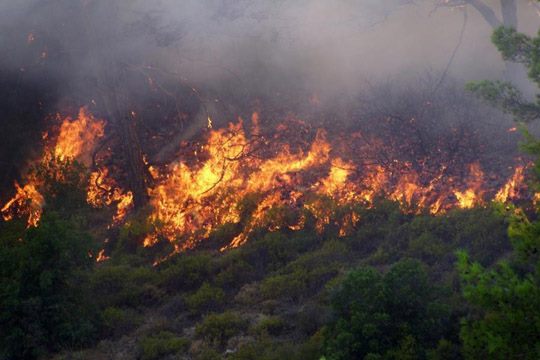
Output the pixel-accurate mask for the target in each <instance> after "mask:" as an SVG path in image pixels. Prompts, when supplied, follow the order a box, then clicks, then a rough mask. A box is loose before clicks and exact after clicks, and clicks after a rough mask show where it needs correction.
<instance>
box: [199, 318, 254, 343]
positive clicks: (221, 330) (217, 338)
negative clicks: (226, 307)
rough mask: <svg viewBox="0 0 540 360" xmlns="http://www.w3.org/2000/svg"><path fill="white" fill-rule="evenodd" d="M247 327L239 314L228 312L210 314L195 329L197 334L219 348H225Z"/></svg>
mask: <svg viewBox="0 0 540 360" xmlns="http://www.w3.org/2000/svg"><path fill="white" fill-rule="evenodd" d="M246 327H247V322H246V321H245V320H243V319H242V318H241V317H239V315H238V314H236V313H233V312H230V311H227V312H224V313H221V314H209V315H207V316H205V317H204V319H203V320H202V322H200V323H199V324H198V325H197V327H196V328H195V334H196V335H197V336H198V337H201V338H204V339H205V340H207V341H210V342H212V343H213V344H215V345H218V346H225V344H226V343H227V340H229V339H230V338H231V337H233V336H235V335H238V334H239V333H241V332H242V331H244V330H245V329H246Z"/></svg>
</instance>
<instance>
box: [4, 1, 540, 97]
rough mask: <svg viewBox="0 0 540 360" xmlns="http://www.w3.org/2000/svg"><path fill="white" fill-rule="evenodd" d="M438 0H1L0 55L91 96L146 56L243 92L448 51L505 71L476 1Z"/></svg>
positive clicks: (386, 72) (301, 84)
mask: <svg viewBox="0 0 540 360" xmlns="http://www.w3.org/2000/svg"><path fill="white" fill-rule="evenodd" d="M435 2H436V1H420V2H414V3H413V2H412V1H405V0H385V1H374V0H357V1H353V0H338V1H325V0H310V1H305V0H300V1H298V0H295V1H286V0H279V1H264V0H206V1H200V0H184V1H174V0H161V1H151V2H150V1H141V0H139V1H128V0H118V1H104V0H75V1H74V0H56V1H50V0H18V1H9V0H7V1H4V4H1V5H0V24H1V26H2V34H3V35H1V37H0V39H2V41H1V43H0V48H2V54H4V56H3V57H2V59H0V66H1V68H2V71H4V72H6V71H9V72H21V71H24V72H26V73H27V74H26V76H30V77H32V76H33V77H37V78H40V79H43V80H48V81H51V80H55V81H56V82H58V83H59V84H61V85H62V86H64V87H65V88H64V89H63V93H64V94H65V95H67V96H73V95H75V96H78V95H81V94H82V95H83V96H89V97H92V96H94V97H95V91H94V90H95V88H94V87H95V86H97V88H98V89H99V84H93V83H92V81H93V80H94V81H95V79H96V76H97V77H99V76H105V77H106V78H111V77H113V78H118V79H120V78H121V79H122V81H124V83H125V84H126V83H128V82H129V81H127V82H125V79H126V78H129V77H130V76H132V75H131V74H130V72H134V71H136V70H137V67H140V66H147V65H150V66H155V67H159V68H160V69H161V70H163V71H167V72H170V73H174V74H178V76H179V77H181V78H182V79H183V80H184V81H187V82H189V83H191V84H202V85H204V86H205V87H206V88H208V87H210V88H212V87H213V88H216V89H217V90H223V87H226V88H227V90H229V91H231V90H234V91H236V92H237V93H238V95H239V96H241V95H242V94H244V93H245V92H248V93H252V92H258V93H264V92H268V93H272V92H280V91H286V89H290V88H291V87H292V88H301V89H307V90H308V91H312V92H317V93H318V94H323V95H324V94H330V95H335V94H341V93H351V92H355V91H357V90H358V89H359V88H361V87H362V86H363V85H364V84H365V83H364V82H365V81H366V80H369V81H378V80H380V79H387V78H389V77H393V76H396V75H400V76H402V75H404V74H405V75H407V76H411V77H414V76H415V75H416V74H419V73H421V72H423V71H426V69H432V70H433V71H435V72H440V73H442V72H443V71H444V70H445V69H446V67H447V66H448V63H449V59H450V58H451V56H452V53H453V52H454V51H456V54H455V57H454V58H453V61H452V62H451V64H450V67H449V76H452V77H455V78H458V79H459V80H462V81H463V80H470V79H478V78H480V79H481V78H498V77H501V73H502V71H503V69H504V66H503V62H502V61H501V60H500V56H499V54H498V53H497V51H496V49H495V48H494V47H493V46H492V44H491V43H490V41H489V37H490V33H491V31H492V29H491V28H490V27H489V25H488V24H487V23H486V22H485V21H484V20H483V19H482V17H481V16H480V15H479V14H478V13H477V12H476V11H475V10H474V9H472V8H471V9H466V11H467V18H465V17H464V11H465V10H464V9H454V10H451V9H448V8H440V9H437V10H436V11H434V9H435V7H434V3H435ZM493 3H495V5H493V7H494V9H495V10H496V11H498V3H497V2H493ZM539 19H540V18H539V17H538V15H537V14H536V13H535V11H534V9H533V7H532V6H531V5H529V4H528V2H527V1H525V0H523V1H519V29H520V30H522V31H525V32H529V33H531V32H533V31H535V30H536V28H537V27H538V26H539V25H540V21H539ZM464 22H465V23H464ZM464 24H465V25H464ZM463 26H465V29H464V35H463V38H462V40H461V41H460V32H461V30H462V27H463ZM456 48H457V50H456ZM101 90H103V89H101Z"/></svg>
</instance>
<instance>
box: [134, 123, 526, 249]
mask: <svg viewBox="0 0 540 360" xmlns="http://www.w3.org/2000/svg"><path fill="white" fill-rule="evenodd" d="M252 122H253V125H252V128H257V134H258V131H259V130H258V127H259V116H258V114H257V115H254V116H253V117H252ZM252 133H253V131H252ZM253 147H255V146H254V145H253V142H251V141H250V139H249V137H248V136H247V134H246V132H245V131H244V127H243V124H242V122H241V121H240V122H238V123H236V124H230V125H229V127H228V128H227V129H219V130H212V131H210V132H209V135H208V140H207V142H206V143H205V144H204V145H203V146H202V147H201V149H202V150H203V155H202V156H203V157H204V158H203V160H200V161H199V162H197V163H195V164H188V163H187V162H178V163H174V164H172V165H170V166H169V167H167V168H166V169H165V170H164V171H163V172H161V173H159V174H157V173H158V172H156V171H155V170H154V172H155V173H156V174H157V175H156V176H155V177H156V181H157V183H158V185H157V186H155V187H154V188H151V189H149V194H150V205H151V207H152V213H151V215H150V218H149V220H150V222H151V223H152V224H154V231H153V232H152V233H150V234H148V236H147V237H146V239H145V240H144V246H152V245H154V244H155V243H156V242H158V241H159V238H164V239H166V240H168V241H170V242H171V243H173V244H174V246H175V249H176V251H182V250H184V249H187V248H192V247H195V246H197V244H198V242H199V241H201V240H203V239H205V238H207V237H208V236H210V234H211V233H212V231H213V230H215V229H216V228H218V227H219V226H221V225H224V224H227V223H232V224H238V223H240V222H242V229H243V230H241V232H240V233H239V234H238V235H236V236H235V237H234V238H233V239H232V241H231V242H230V243H229V244H228V245H225V246H223V248H222V250H225V249H228V248H232V247H237V246H240V245H242V244H244V243H245V242H246V241H247V240H248V239H249V236H250V234H251V233H252V231H253V230H254V229H256V228H258V227H266V228H267V229H268V230H270V231H275V230H277V229H279V228H283V227H287V228H289V229H291V230H300V229H302V228H303V227H304V225H305V221H306V212H307V213H309V214H310V216H313V217H314V218H315V219H316V223H315V226H316V228H317V229H318V230H321V231H322V229H323V228H324V226H326V225H328V224H329V223H331V222H332V221H334V220H332V209H331V206H332V205H329V203H328V202H327V201H325V200H324V198H325V197H326V198H330V199H332V200H333V201H334V202H335V203H336V204H338V205H346V204H352V203H358V202H360V203H364V204H366V205H368V206H369V205H371V204H372V203H373V201H374V199H375V197H376V196H377V195H379V194H382V195H385V196H386V197H388V198H390V199H393V200H395V201H398V202H399V203H400V204H402V206H403V208H404V209H408V210H410V211H415V212H422V211H428V212H430V213H432V214H438V213H442V212H445V211H447V210H449V209H451V208H455V207H460V208H471V207H473V206H477V205H481V204H483V203H484V197H485V195H486V193H488V192H489V193H490V194H492V195H493V194H495V193H496V194H497V195H496V196H494V197H493V198H494V199H496V200H498V201H503V202H504V201H507V200H511V199H512V198H513V197H514V196H515V194H516V192H515V190H512V189H517V188H519V187H520V186H523V184H522V183H523V167H520V168H518V169H517V170H516V171H517V172H516V174H515V175H514V176H513V177H512V179H511V180H510V182H511V185H508V184H506V185H504V186H503V188H502V189H500V190H499V191H498V192H497V189H486V188H485V182H484V172H483V171H482V169H481V166H480V164H479V163H478V162H475V163H472V164H470V165H469V167H468V174H467V175H466V176H465V181H461V179H459V178H448V177H446V178H445V175H444V174H445V170H446V167H445V166H441V168H440V171H439V173H436V174H434V175H431V177H430V178H428V179H426V174H423V173H421V172H419V171H418V170H415V169H414V167H413V165H412V164H411V163H407V162H405V163H399V162H397V161H396V162H395V166H396V168H397V169H399V171H395V169H388V168H385V167H383V166H382V165H373V164H371V165H366V166H359V165H356V164H355V163H353V162H351V161H345V160H343V159H342V158H340V157H338V156H335V155H333V153H332V148H333V147H332V145H331V144H330V142H329V141H328V140H327V139H326V134H325V132H324V131H318V132H317V134H316V136H315V139H314V140H313V142H312V143H311V146H310V147H309V149H308V150H307V151H302V150H297V151H292V150H291V149H290V147H289V146H287V145H286V144H285V145H283V146H280V148H279V149H277V151H274V152H273V155H272V156H266V157H259V156H249V154H251V152H252V150H253V149H252V148H253ZM196 155H201V154H200V153H197V154H196ZM321 174H322V176H321ZM459 184H461V185H459ZM250 195H251V196H254V198H255V199H256V200H255V201H256V204H255V206H254V207H253V208H252V210H251V213H250V214H249V216H248V217H247V218H246V216H245V214H244V209H243V205H242V201H244V199H246V198H249V196H250ZM280 209H282V210H280ZM288 210H290V211H289V212H288ZM280 211H281V212H280ZM291 214H292V215H291ZM295 214H296V215H295ZM276 219H277V220H276ZM358 221H359V217H358V214H356V213H355V212H351V213H349V214H346V215H345V216H344V217H343V220H342V223H341V224H338V225H339V226H340V234H341V235H344V234H346V233H347V232H348V230H347V229H350V228H351V227H354V226H355V224H356V223H357V222H358Z"/></svg>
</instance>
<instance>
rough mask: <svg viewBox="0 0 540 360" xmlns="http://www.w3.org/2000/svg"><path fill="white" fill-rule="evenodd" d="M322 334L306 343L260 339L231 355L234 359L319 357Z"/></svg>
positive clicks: (266, 359)
mask: <svg viewBox="0 0 540 360" xmlns="http://www.w3.org/2000/svg"><path fill="white" fill-rule="evenodd" d="M321 342H322V338H321V336H318V335H316V336H313V337H312V338H310V339H308V340H307V341H306V342H304V343H293V342H289V341H272V340H270V339H261V340H260V341H256V342H252V343H249V344H246V345H244V346H242V347H240V348H239V349H238V351H237V352H236V353H234V354H231V355H230V358H231V359H233V360H254V359H257V360H281V359H291V360H304V359H319V358H320V356H321Z"/></svg>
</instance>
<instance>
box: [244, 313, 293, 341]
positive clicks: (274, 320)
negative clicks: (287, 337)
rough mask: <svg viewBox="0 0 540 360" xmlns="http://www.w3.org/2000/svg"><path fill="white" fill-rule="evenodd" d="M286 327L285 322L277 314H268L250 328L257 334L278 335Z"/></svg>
mask: <svg viewBox="0 0 540 360" xmlns="http://www.w3.org/2000/svg"><path fill="white" fill-rule="evenodd" d="M286 329H287V323H286V322H285V321H284V320H283V319H282V318H280V317H279V316H269V317H266V318H264V319H262V320H261V321H259V323H257V325H255V326H254V327H253V329H252V331H253V333H255V334H256V335H259V336H265V335H271V336H279V335H281V333H283V331H285V330H286Z"/></svg>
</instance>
